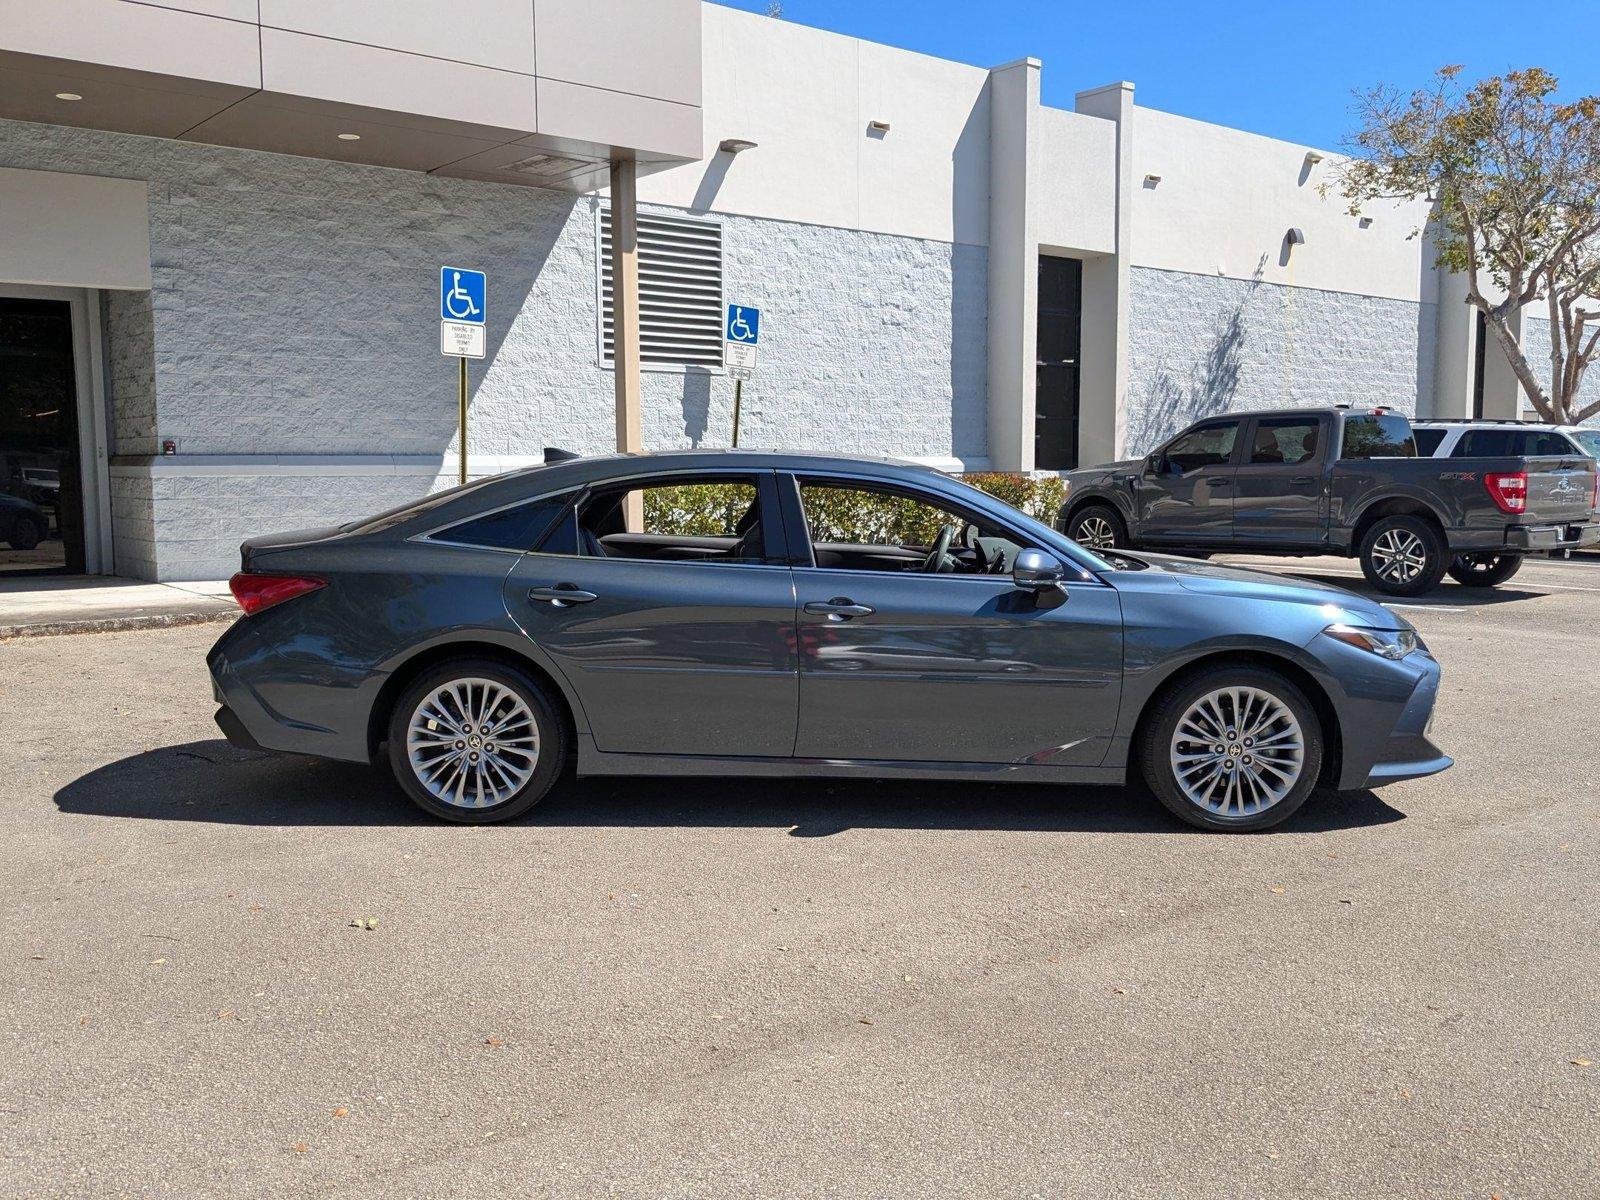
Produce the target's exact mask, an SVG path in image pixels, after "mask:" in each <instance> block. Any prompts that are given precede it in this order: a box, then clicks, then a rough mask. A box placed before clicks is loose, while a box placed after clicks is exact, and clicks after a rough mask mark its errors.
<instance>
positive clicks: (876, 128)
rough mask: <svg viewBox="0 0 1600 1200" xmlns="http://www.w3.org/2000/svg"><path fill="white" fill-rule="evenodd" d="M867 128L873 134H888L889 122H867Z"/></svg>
mask: <svg viewBox="0 0 1600 1200" xmlns="http://www.w3.org/2000/svg"><path fill="white" fill-rule="evenodd" d="M867 128H868V129H870V130H872V132H873V133H888V132H889V122H887V121H868V122H867Z"/></svg>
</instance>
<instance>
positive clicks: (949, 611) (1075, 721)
mask: <svg viewBox="0 0 1600 1200" xmlns="http://www.w3.org/2000/svg"><path fill="white" fill-rule="evenodd" d="M783 498H784V502H785V504H786V506H787V507H788V510H789V517H790V525H789V529H790V541H791V543H795V542H800V543H802V544H804V545H809V546H810V547H811V551H812V553H811V558H810V562H811V563H813V564H815V563H822V564H832V565H800V566H797V567H796V568H795V572H794V578H795V592H796V600H797V601H798V603H799V607H800V614H799V629H800V638H799V649H800V727H799V733H798V736H797V738H796V741H795V754H796V755H797V756H799V757H802V758H837V759H858V760H859V759H876V760H887V761H895V762H902V763H926V764H939V763H955V762H980V763H1017V764H1035V765H1052V766H1097V765H1099V764H1100V762H1101V761H1102V760H1103V759H1104V757H1105V753H1106V749H1107V746H1108V744H1109V741H1110V738H1111V735H1112V733H1113V730H1114V728H1115V724H1116V719H1117V707H1118V703H1119V700H1120V697H1121V689H1122V611H1121V605H1120V603H1119V602H1118V598H1117V593H1116V591H1115V590H1114V589H1112V588H1110V587H1108V586H1106V585H1105V584H1102V583H1100V582H1099V581H1098V580H1094V579H1092V578H1081V579H1079V578H1074V579H1072V580H1071V581H1069V582H1068V583H1067V584H1066V585H1065V587H1064V588H1063V590H1061V591H1059V592H1052V593H1045V594H1042V595H1038V596H1036V595H1035V594H1033V593H1030V592H1026V591H1022V590H1019V589H1018V588H1017V587H1016V586H1015V585H1014V584H1013V583H1012V580H1011V577H1010V573H1009V572H1010V563H1009V561H1007V560H1008V558H1012V557H1014V556H1015V553H1016V550H1017V549H1018V548H1020V547H1026V546H1032V545H1034V543H1033V542H1032V541H1031V540H1029V539H1028V538H1027V537H1026V536H1025V535H1021V534H1017V533H1015V532H1014V531H1012V530H1009V529H1005V528H996V527H995V526H994V525H993V523H992V522H991V521H990V519H988V518H985V517H982V516H978V515H975V514H973V513H972V512H970V511H968V510H963V509H962V508H961V506H960V503H959V501H953V500H952V499H951V498H949V497H944V496H940V495H937V494H932V493H928V492H924V491H920V490H918V489H914V488H907V487H903V486H895V487H885V486H883V485H881V484H877V483H874V482H872V481H867V480H861V479H844V478H838V477H831V478H830V477H805V478H801V479H799V480H794V481H791V482H790V483H789V484H788V485H787V486H786V487H784V490H783ZM928 510H932V511H933V513H934V515H933V516H932V517H931V518H930V517H929V516H928ZM946 514H948V519H950V520H952V521H953V522H955V523H965V522H970V523H971V524H970V526H967V527H964V532H963V536H962V538H961V539H959V541H958V543H957V544H958V553H959V554H960V555H961V556H963V557H962V563H963V565H964V566H967V567H975V566H976V565H977V563H978V562H980V561H981V562H985V563H986V564H987V567H988V569H989V570H993V569H996V568H998V569H1000V570H1001V572H1002V573H999V574H989V573H979V572H977V571H973V572H971V573H960V574H956V573H943V574H941V573H930V572H928V571H926V570H924V569H923V566H924V559H925V558H926V557H928V555H929V554H930V553H931V548H930V547H929V546H927V545H926V544H924V542H925V541H926V540H934V539H936V538H937V533H936V532H935V531H936V530H937V528H938V527H939V525H940V523H941V522H942V521H945V520H946V519H947V517H946ZM822 526H828V527H827V528H822ZM797 528H798V529H799V530H800V532H798V533H797V532H796V530H797ZM913 539H915V540H913ZM962 546H964V547H966V548H959V547H962ZM1051 553H1055V552H1054V551H1051ZM802 557H804V556H802Z"/></svg>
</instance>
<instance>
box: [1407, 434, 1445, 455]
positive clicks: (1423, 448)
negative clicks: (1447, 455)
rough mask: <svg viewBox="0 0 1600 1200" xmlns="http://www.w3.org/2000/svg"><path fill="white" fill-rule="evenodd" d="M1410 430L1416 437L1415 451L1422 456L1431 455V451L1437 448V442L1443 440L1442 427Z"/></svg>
mask: <svg viewBox="0 0 1600 1200" xmlns="http://www.w3.org/2000/svg"><path fill="white" fill-rule="evenodd" d="M1411 432H1412V436H1414V437H1415V438H1416V439H1417V453H1418V454H1420V455H1422V456H1423V457H1424V458H1429V457H1432V455H1433V452H1434V451H1435V450H1437V449H1438V448H1439V443H1440V442H1442V441H1444V430H1442V429H1413V430H1412V431H1411Z"/></svg>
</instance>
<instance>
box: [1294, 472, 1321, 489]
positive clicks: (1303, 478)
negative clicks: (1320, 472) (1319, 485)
mask: <svg viewBox="0 0 1600 1200" xmlns="http://www.w3.org/2000/svg"><path fill="white" fill-rule="evenodd" d="M1316 481H1317V477H1316V476H1315V475H1296V476H1295V477H1294V478H1293V479H1291V480H1289V486H1290V487H1305V485H1306V484H1308V483H1315V482H1316Z"/></svg>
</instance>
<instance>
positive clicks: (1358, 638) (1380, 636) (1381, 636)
mask: <svg viewBox="0 0 1600 1200" xmlns="http://www.w3.org/2000/svg"><path fill="white" fill-rule="evenodd" d="M1322 632H1323V633H1325V634H1327V636H1329V637H1331V638H1333V639H1334V640H1335V641H1340V642H1344V643H1345V644H1346V645H1350V646H1354V647H1355V648H1356V649H1358V650H1370V651H1371V652H1372V653H1373V654H1376V655H1377V656H1378V657H1380V658H1387V659H1390V660H1391V661H1393V662H1399V661H1400V660H1401V659H1402V658H1404V657H1405V656H1406V655H1408V654H1410V653H1411V652H1412V651H1413V650H1415V649H1416V648H1417V645H1418V643H1417V631H1416V630H1415V629H1368V628H1367V627H1366V626H1365V625H1329V626H1328V627H1327V628H1326V629H1324V630H1323V631H1322Z"/></svg>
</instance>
